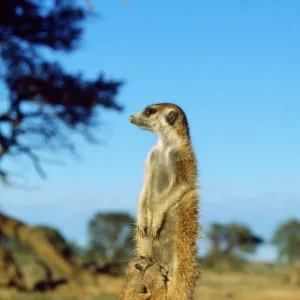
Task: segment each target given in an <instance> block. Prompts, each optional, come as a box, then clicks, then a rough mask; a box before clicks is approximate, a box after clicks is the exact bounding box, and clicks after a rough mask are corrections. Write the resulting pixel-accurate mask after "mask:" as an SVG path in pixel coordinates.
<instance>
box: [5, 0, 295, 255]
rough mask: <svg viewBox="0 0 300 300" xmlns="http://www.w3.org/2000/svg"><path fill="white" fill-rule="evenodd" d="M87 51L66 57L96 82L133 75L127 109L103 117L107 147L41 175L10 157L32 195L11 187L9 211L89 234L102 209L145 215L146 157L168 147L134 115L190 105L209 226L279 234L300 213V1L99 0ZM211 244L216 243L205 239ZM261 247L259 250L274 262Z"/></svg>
mask: <svg viewBox="0 0 300 300" xmlns="http://www.w3.org/2000/svg"><path fill="white" fill-rule="evenodd" d="M93 2H94V4H95V9H96V11H97V12H99V13H100V14H101V19H100V20H95V19H91V20H90V21H89V22H88V23H87V25H86V34H85V36H84V40H83V42H82V44H81V46H80V48H79V49H78V50H77V51H76V52H75V53H73V54H72V55H70V54H68V55H62V54H60V55H59V56H56V58H57V59H59V60H60V61H61V62H62V63H63V64H64V65H65V67H66V68H67V69H68V70H71V71H78V70H81V71H84V73H85V74H86V75H87V76H88V77H94V76H96V75H97V74H98V73H99V71H103V72H104V73H105V74H106V75H107V76H108V77H109V78H114V79H124V80H125V82H126V84H125V85H124V87H123V88H122V89H121V93H120V95H119V96H118V100H119V102H120V103H122V104H124V105H125V107H126V109H125V111H124V113H122V114H119V113H115V112H103V114H100V116H99V117H100V120H101V122H102V123H103V124H102V127H100V128H99V130H98V131H99V137H100V138H101V144H100V145H97V146H92V147H91V146H89V145H87V144H85V143H83V142H82V141H79V142H78V150H79V152H80V154H81V159H80V160H78V159H77V158H70V157H68V156H65V155H63V157H62V159H63V160H64V161H65V166H63V167H59V166H47V173H48V179H47V180H46V181H41V180H40V179H39V178H38V177H37V175H36V174H35V172H34V170H33V169H32V167H31V165H30V164H29V163H27V162H25V161H23V160H18V161H14V162H9V165H10V166H11V168H12V169H13V170H14V171H17V172H19V173H20V174H22V175H23V177H25V178H26V181H25V182H26V184H27V185H28V186H30V187H32V188H33V189H32V191H31V192H24V191H21V190H13V189H7V188H4V187H0V199H1V202H0V205H1V208H2V209H4V211H5V212H7V213H9V214H11V215H13V216H15V217H18V218H20V219H22V220H25V221H28V222H30V223H32V224H40V223H43V224H50V225H54V226H56V227H58V228H60V229H61V230H62V232H63V233H64V234H65V235H66V236H67V237H68V238H70V239H75V238H77V239H79V240H80V241H81V242H84V241H85V240H86V223H87V220H88V219H89V218H90V217H91V216H92V215H93V214H94V213H95V211H101V210H103V211H107V210H127V211H129V212H131V213H132V214H135V211H136V207H137V200H138V195H139V192H140V189H141V185H142V180H143V178H142V172H143V164H144V160H145V157H146V154H147V152H148V151H149V148H150V147H151V146H152V145H153V144H154V143H155V142H156V138H155V136H154V135H153V134H151V133H150V132H145V131H141V130H138V129H137V128H135V127H134V126H132V125H131V124H130V123H129V122H128V115H130V114H132V113H134V112H137V111H139V110H141V109H143V108H144V107H145V106H147V105H149V104H151V103H155V102H174V103H176V104H178V105H180V106H181V107H182V108H183V109H184V110H185V112H186V114H187V116H188V120H189V123H190V129H191V136H192V140H193V145H194V151H195V153H196V156H197V159H198V162H199V171H200V178H199V179H200V183H201V187H202V190H201V213H202V217H201V221H202V222H203V223H204V225H206V224H209V222H211V221H219V222H228V221H237V222H244V223H246V224H248V225H250V226H251V227H252V228H253V229H254V231H255V232H257V233H259V234H262V235H263V236H264V237H265V238H269V237H270V236H271V234H272V232H273V230H274V228H275V226H276V225H277V224H278V223H279V222H281V221H284V220H285V219H287V218H290V217H299V213H300V201H299V200H300V185H299V181H300V159H299V153H300V140H299V131H300V119H299V113H300V101H299V99H300V84H299V82H300V56H299V53H300V17H299V16H300V3H299V1H297V0H294V1H293V0H290V1H280V0H278V1H275V0H264V1H261V0H251V1H250V0H247V1H246V0H240V1H237V0H236V1H235V0H232V1H221V0H219V1H217V0H209V1H208V0H207V1H199V0H191V1H189V2H185V1H177V0H173V1H170V0H165V1H158V0H152V1H138V0H131V1H130V2H129V3H127V4H125V3H123V2H122V1H121V0H120V1H118V0H114V1H111V0H103V1H96V0H95V1H93ZM203 247H204V246H203ZM275 254H276V253H275V251H274V249H273V248H272V247H270V246H264V247H261V248H260V250H259V251H258V254H257V257H258V258H260V259H272V258H274V257H275Z"/></svg>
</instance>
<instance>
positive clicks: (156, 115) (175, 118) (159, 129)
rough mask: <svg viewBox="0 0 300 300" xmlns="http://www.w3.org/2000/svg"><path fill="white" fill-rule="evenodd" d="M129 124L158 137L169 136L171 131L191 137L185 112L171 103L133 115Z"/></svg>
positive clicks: (152, 106)
mask: <svg viewBox="0 0 300 300" xmlns="http://www.w3.org/2000/svg"><path fill="white" fill-rule="evenodd" d="M129 122H131V123H132V124H135V125H136V126H137V127H139V128H141V129H144V130H148V131H152V132H154V133H156V134H158V135H167V134H168V133H170V131H173V132H176V133H177V134H178V135H186V136H187V137H189V127H188V122H187V118H186V115H185V113H184V112H183V110H182V109H181V108H180V107H179V106H177V105H175V104H171V103H159V104H153V105H149V106H147V107H146V108H144V109H143V110H142V111H140V112H138V113H136V114H134V115H131V116H130V117H129Z"/></svg>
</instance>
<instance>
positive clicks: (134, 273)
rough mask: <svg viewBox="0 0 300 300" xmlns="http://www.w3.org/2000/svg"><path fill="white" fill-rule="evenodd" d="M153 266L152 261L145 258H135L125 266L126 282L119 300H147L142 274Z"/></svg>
mask: <svg viewBox="0 0 300 300" xmlns="http://www.w3.org/2000/svg"><path fill="white" fill-rule="evenodd" d="M137 265H138V266H137ZM151 265H153V261H152V260H151V259H149V258H145V257H140V256H139V257H135V258H133V259H132V260H131V261H130V262H129V263H128V264H127V266H126V273H127V277H128V280H127V282H126V285H125V286H124V289H123V291H122V294H121V295H120V300H147V299H149V298H150V295H151V294H150V293H148V292H147V289H146V286H145V284H144V278H143V277H144V273H145V271H146V269H147V268H148V267H149V266H151Z"/></svg>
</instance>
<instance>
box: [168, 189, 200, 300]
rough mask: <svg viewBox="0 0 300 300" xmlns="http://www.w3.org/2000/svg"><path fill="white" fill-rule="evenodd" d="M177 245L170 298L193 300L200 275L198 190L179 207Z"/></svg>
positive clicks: (182, 201)
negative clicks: (198, 260) (198, 256)
mask: <svg viewBox="0 0 300 300" xmlns="http://www.w3.org/2000/svg"><path fill="white" fill-rule="evenodd" d="M178 210H179V213H178V217H179V218H178V222H177V224H176V235H177V238H176V245H175V249H176V250H175V253H174V256H175V257H174V265H173V272H172V279H171V281H170V283H169V286H168V300H193V299H194V297H195V287H196V284H197V282H198V279H199V277H200V272H199V267H198V262H197V251H198V246H197V239H198V238H199V229H200V225H199V223H198V216H199V212H198V196H197V193H196V191H193V192H192V194H191V193H189V194H187V195H186V196H184V197H183V198H182V200H181V201H180V204H179V207H178Z"/></svg>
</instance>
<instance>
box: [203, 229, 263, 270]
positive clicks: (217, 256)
mask: <svg viewBox="0 0 300 300" xmlns="http://www.w3.org/2000/svg"><path fill="white" fill-rule="evenodd" d="M206 236H207V238H208V239H209V240H210V243H211V247H210V252H209V254H208V257H207V260H208V264H209V265H211V266H213V265H215V264H216V263H218V261H224V260H225V261H226V262H227V263H230V262H232V263H233V264H237V265H239V264H240V263H241V258H243V257H244V255H245V254H247V253H248V254H249V253H253V252H255V251H256V248H257V246H258V245H259V244H261V243H262V242H263V240H262V238H260V237H259V236H257V235H255V234H254V233H253V232H252V230H251V229H250V228H249V227H248V226H246V225H244V224H238V223H229V224H220V223H212V224H211V226H210V228H209V230H208V232H207V234H206Z"/></svg>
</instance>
